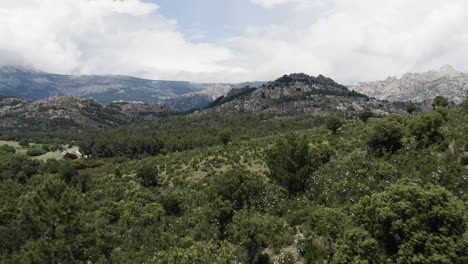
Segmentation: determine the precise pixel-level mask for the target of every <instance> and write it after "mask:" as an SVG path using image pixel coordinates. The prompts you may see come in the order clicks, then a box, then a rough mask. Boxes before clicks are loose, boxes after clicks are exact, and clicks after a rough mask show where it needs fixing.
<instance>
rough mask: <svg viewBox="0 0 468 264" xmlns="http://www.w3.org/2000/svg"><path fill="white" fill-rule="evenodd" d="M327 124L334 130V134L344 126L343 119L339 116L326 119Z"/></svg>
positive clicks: (328, 127)
mask: <svg viewBox="0 0 468 264" xmlns="http://www.w3.org/2000/svg"><path fill="white" fill-rule="evenodd" d="M325 126H326V127H327V129H329V130H330V131H331V132H332V134H335V133H336V131H337V130H338V129H340V127H342V126H343V120H341V118H339V117H337V116H329V117H328V118H327V120H326V121H325Z"/></svg>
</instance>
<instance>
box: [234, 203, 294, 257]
mask: <svg viewBox="0 0 468 264" xmlns="http://www.w3.org/2000/svg"><path fill="white" fill-rule="evenodd" d="M285 232H287V230H285V228H284V227H283V223H282V221H281V220H280V219H279V218H277V217H274V216H271V215H261V214H259V213H257V212H250V211H248V210H242V211H239V212H238V213H237V214H236V215H235V216H234V218H233V222H232V224H231V225H230V226H229V240H230V241H232V242H233V243H235V244H238V245H241V246H242V247H243V248H244V249H245V251H246V252H247V256H248V263H254V262H255V261H256V260H257V258H258V256H259V253H260V251H261V249H263V248H264V247H266V246H267V245H276V246H279V245H281V244H283V243H286V242H287V241H288V239H287V238H284V237H283V236H284V235H285Z"/></svg>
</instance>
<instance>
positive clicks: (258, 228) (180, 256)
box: [0, 107, 468, 264]
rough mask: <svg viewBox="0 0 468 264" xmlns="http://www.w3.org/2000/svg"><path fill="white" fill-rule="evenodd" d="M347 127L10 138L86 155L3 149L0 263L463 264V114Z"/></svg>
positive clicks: (310, 123)
mask: <svg viewBox="0 0 468 264" xmlns="http://www.w3.org/2000/svg"><path fill="white" fill-rule="evenodd" d="M441 111H444V112H446V113H445V114H444V113H442V112H441ZM441 113H442V114H441ZM348 117H349V119H348V121H347V122H346V123H344V124H343V126H342V127H341V128H340V133H338V134H331V133H330V132H329V130H328V129H327V128H326V127H324V126H323V120H324V118H323V117H311V116H310V115H302V114H295V115H286V114H284V115H279V116H274V115H269V114H258V115H248V114H242V115H241V114H239V115H232V116H223V117H221V116H216V115H213V116H204V117H197V116H180V117H170V118H164V119H160V120H158V121H156V122H152V123H141V124H134V125H131V126H126V127H120V128H113V129H106V130H100V131H82V132H78V131H77V132H76V135H73V136H72V135H70V134H64V133H63V134H62V133H61V132H60V131H56V132H54V133H50V134H41V133H25V132H22V133H16V134H15V135H14V136H15V137H18V138H23V137H24V138H27V139H29V141H30V142H31V143H33V144H32V145H36V144H38V143H40V144H41V145H45V146H46V148H48V149H49V146H52V149H53V148H54V145H64V144H65V143H67V144H71V145H72V146H76V144H78V145H80V146H83V147H82V149H81V151H84V150H87V151H89V152H87V153H89V154H88V155H90V156H88V157H87V158H80V159H77V160H72V161H71V160H63V159H61V160H53V159H49V160H47V161H42V160H41V159H36V158H32V157H29V156H27V155H25V154H22V152H23V151H22V150H21V149H20V150H19V151H15V149H14V148H11V147H5V146H3V147H0V193H1V195H0V263H7V264H10V263H130V264H133V263H209V262H211V263H268V261H270V262H283V263H290V262H292V261H295V262H302V263H325V262H326V263H333V262H334V263H466V262H467V260H466V257H465V255H466V253H465V252H466V251H467V249H466V245H467V244H466V243H467V241H466V238H464V236H466V235H465V234H466V230H467V229H466V221H467V220H466V205H464V204H463V203H462V202H461V201H460V200H466V197H467V196H466V190H467V189H468V177H467V173H466V172H467V167H466V162H465V161H466V150H467V149H468V145H467V142H468V136H467V135H468V133H467V131H468V112H466V111H464V109H463V108H462V107H453V108H442V107H438V108H437V109H436V111H434V112H433V113H428V114H414V115H405V116H401V115H389V116H387V117H385V118H381V117H379V116H375V117H374V118H373V119H372V120H370V121H369V123H368V124H367V123H364V122H358V121H356V120H355V118H353V116H352V115H351V114H349V115H348ZM440 120H442V122H440ZM188 127H190V129H187V128H188ZM434 127H437V129H435V130H434ZM222 129H230V130H231V131H236V133H232V134H231V136H232V137H231V139H230V141H229V143H228V144H226V145H224V144H223V143H222V142H221V141H220V140H219V138H218V133H219V132H220V130H222ZM433 131H436V133H432V132H433ZM368 132H372V133H369V134H367V133H368ZM83 134H86V136H85V137H81V135H83ZM3 135H4V136H6V137H10V135H5V134H3ZM418 135H423V136H421V137H418ZM434 135H435V136H434ZM426 139H427V140H426ZM372 140H373V141H372ZM370 142H372V144H370ZM426 142H427V143H426ZM8 144H10V143H8ZM16 152H17V153H16ZM41 158H42V157H41ZM401 178H410V179H411V181H408V180H404V181H402V180H400V179H401Z"/></svg>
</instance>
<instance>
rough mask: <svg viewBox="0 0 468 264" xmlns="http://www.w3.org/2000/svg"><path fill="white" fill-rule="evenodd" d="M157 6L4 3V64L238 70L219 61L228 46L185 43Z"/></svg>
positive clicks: (107, 0) (135, 70)
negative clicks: (227, 67)
mask: <svg viewBox="0 0 468 264" xmlns="http://www.w3.org/2000/svg"><path fill="white" fill-rule="evenodd" d="M158 8H159V6H157V5H155V4H151V3H144V2H142V1H140V0H124V1H120V0H119V1H114V0H15V1H2V2H0V36H2V37H1V38H0V64H13V63H16V64H29V65H30V66H34V67H37V68H39V69H41V70H45V71H50V72H57V73H77V74H127V75H138V76H142V77H148V78H166V79H168V78H174V79H180V78H184V74H186V75H190V76H195V75H196V74H197V73H199V72H203V73H213V72H216V73H217V72H221V71H233V70H235V69H234V68H233V67H230V68H229V69H225V68H224V66H222V65H220V64H219V63H218V62H219V61H221V60H226V59H229V58H230V57H231V56H232V54H231V51H230V50H229V49H227V48H225V47H221V46H217V45H216V44H210V43H196V44H195V43H192V42H190V41H188V40H186V39H185V37H184V36H183V35H182V34H181V33H180V32H178V29H177V23H176V22H175V21H172V20H169V19H166V18H164V17H162V16H160V15H158V14H157V13H156V12H155V11H157V10H158Z"/></svg>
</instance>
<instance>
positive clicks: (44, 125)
mask: <svg viewBox="0 0 468 264" xmlns="http://www.w3.org/2000/svg"><path fill="white" fill-rule="evenodd" d="M170 112H171V110H170V109H169V108H167V107H165V106H163V105H160V104H140V103H100V102H96V101H94V100H90V99H85V98H81V97H60V96H54V97H51V98H47V99H43V100H39V101H32V100H29V99H23V98H14V97H0V129H2V130H8V131H10V132H11V131H26V130H28V131H46V130H53V129H70V128H104V127H112V126H117V125H124V124H128V123H131V122H136V121H143V120H155V119H157V118H158V117H161V116H164V115H167V114H168V113H170Z"/></svg>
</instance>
